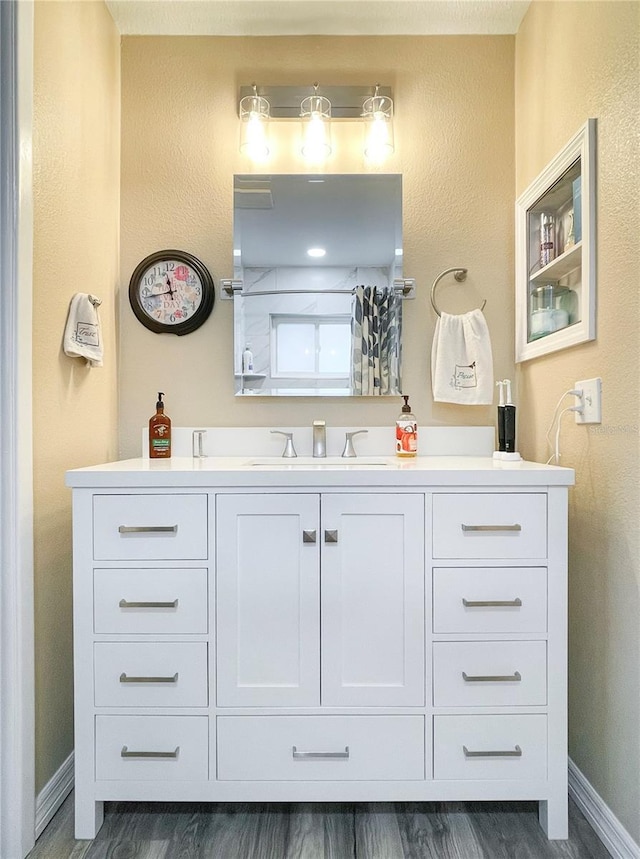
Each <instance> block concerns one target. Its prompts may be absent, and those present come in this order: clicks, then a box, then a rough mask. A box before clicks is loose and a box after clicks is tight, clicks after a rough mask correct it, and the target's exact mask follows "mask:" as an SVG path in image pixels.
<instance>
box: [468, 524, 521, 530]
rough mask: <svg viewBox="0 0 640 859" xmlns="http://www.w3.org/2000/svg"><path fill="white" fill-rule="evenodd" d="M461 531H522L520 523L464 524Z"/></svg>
mask: <svg viewBox="0 0 640 859" xmlns="http://www.w3.org/2000/svg"><path fill="white" fill-rule="evenodd" d="M460 527H461V528H462V530H463V531H522V525H518V524H517V523H516V524H515V525H464V524H462V525H461V526H460Z"/></svg>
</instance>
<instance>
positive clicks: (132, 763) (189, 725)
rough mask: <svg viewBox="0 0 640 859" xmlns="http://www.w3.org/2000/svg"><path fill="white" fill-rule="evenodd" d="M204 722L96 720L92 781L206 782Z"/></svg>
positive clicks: (144, 718) (174, 718) (175, 718)
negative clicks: (94, 771) (94, 775)
mask: <svg viewBox="0 0 640 859" xmlns="http://www.w3.org/2000/svg"><path fill="white" fill-rule="evenodd" d="M208 775H209V720H208V718H207V717H206V716H96V779H98V780H100V779H103V780H104V779H117V780H119V781H120V780H122V781H206V780H207V778H208Z"/></svg>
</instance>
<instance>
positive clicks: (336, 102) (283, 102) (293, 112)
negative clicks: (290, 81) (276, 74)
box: [238, 85, 393, 119]
mask: <svg viewBox="0 0 640 859" xmlns="http://www.w3.org/2000/svg"><path fill="white" fill-rule="evenodd" d="M256 90H257V94H258V95H259V96H262V98H266V99H267V101H268V102H269V105H270V107H271V119H299V118H300V102H301V101H302V99H303V98H306V97H307V96H309V95H313V86H311V85H310V86H260V85H258V86H257V88H256ZM377 94H378V95H380V96H387V97H388V98H392V95H393V92H392V89H391V87H388V86H380V87H378V93H377ZM251 95H254V88H253V86H243V87H240V99H239V100H238V105H239V104H240V101H241V100H242V99H243V98H245V96H251ZM318 95H321V96H324V97H325V98H328V99H329V101H330V102H331V118H332V119H360V117H361V116H362V106H363V104H364V101H365V99H367V98H371V97H372V96H374V95H376V87H375V86H322V87H318ZM238 115H239V114H238Z"/></svg>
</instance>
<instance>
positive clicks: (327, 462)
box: [246, 456, 389, 468]
mask: <svg viewBox="0 0 640 859" xmlns="http://www.w3.org/2000/svg"><path fill="white" fill-rule="evenodd" d="M388 464H389V462H388V461H387V460H386V459H384V458H383V457H380V456H377V457H371V456H356V457H348V458H345V457H342V456H317V457H316V456H297V457H292V458H286V457H282V456H265V457H261V458H260V459H250V460H248V461H247V463H246V465H249V466H251V467H252V468H382V467H385V466H387V465H388Z"/></svg>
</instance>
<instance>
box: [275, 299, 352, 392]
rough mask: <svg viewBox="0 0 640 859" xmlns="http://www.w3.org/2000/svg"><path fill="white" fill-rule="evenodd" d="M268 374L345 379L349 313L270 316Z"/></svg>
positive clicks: (347, 372)
mask: <svg viewBox="0 0 640 859" xmlns="http://www.w3.org/2000/svg"><path fill="white" fill-rule="evenodd" d="M271 368H272V369H271V375H272V376H273V377H276V378H285V377H287V378H296V379H320V378H324V379H327V378H331V379H348V378H349V374H350V368H351V317H350V315H348V314H344V315H333V316H315V315H313V316H306V315H291V314H282V315H276V314H273V315H272V316H271Z"/></svg>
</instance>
